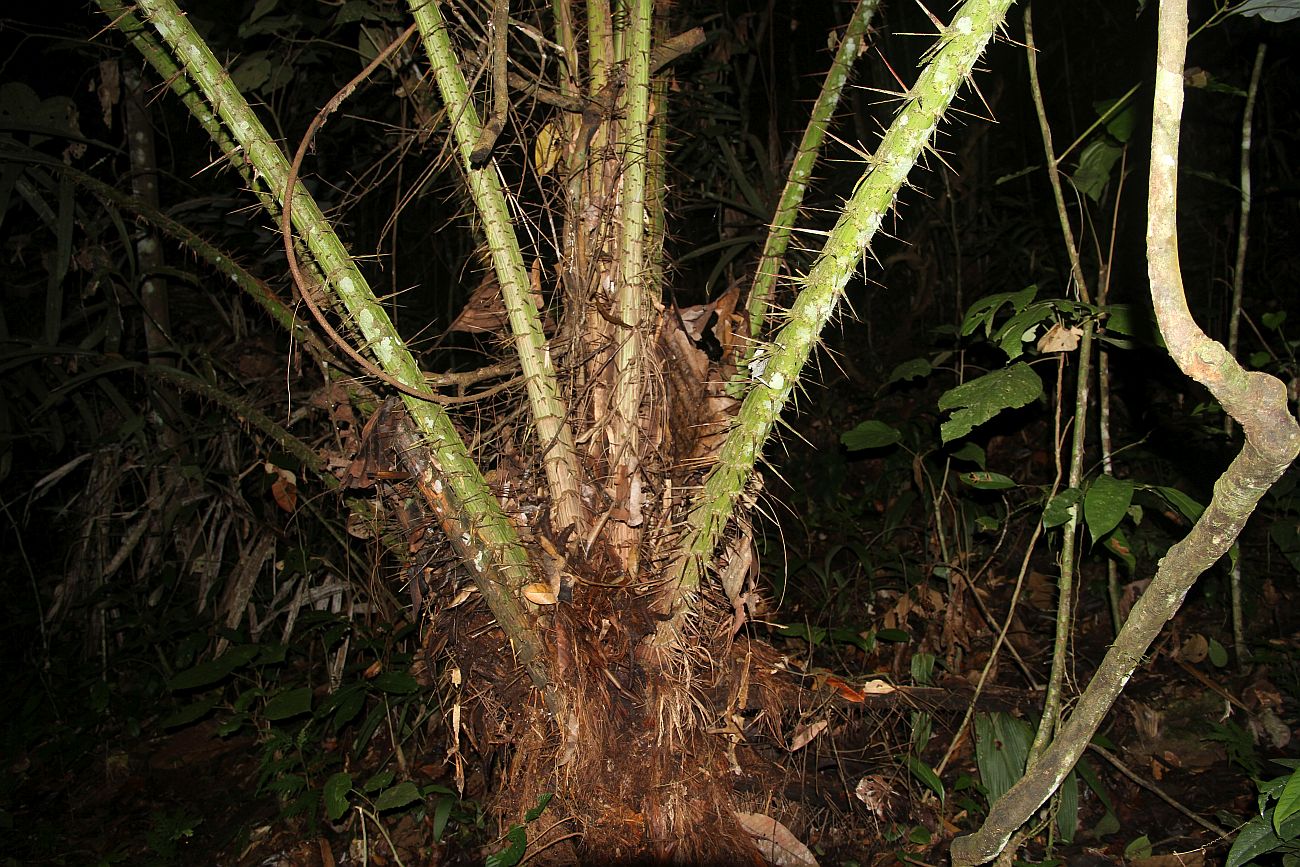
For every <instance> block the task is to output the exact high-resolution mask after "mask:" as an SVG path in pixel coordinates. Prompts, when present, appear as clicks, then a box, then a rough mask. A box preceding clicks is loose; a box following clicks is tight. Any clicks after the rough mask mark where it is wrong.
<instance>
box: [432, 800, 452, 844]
mask: <svg viewBox="0 0 1300 867" xmlns="http://www.w3.org/2000/svg"><path fill="white" fill-rule="evenodd" d="M455 803H456V802H455V799H454V798H452V797H451V796H450V795H444V796H443V797H441V798H439V799H438V803H437V805H436V806H435V807H434V808H433V826H432V827H431V828H430V829H429V830H431V831H432V832H433V842H435V843H441V842H442V832H443V831H445V830H447V820H448V819H449V818H451V808H452V807H453V806H455Z"/></svg>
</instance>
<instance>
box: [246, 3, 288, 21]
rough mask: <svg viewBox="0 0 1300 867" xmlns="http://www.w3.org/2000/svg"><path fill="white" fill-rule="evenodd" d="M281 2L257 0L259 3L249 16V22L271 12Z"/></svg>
mask: <svg viewBox="0 0 1300 867" xmlns="http://www.w3.org/2000/svg"><path fill="white" fill-rule="evenodd" d="M279 4H280V0H257V5H255V6H254V7H253V14H252V15H250V16H248V20H249V22H250V23H251V22H253V21H256V20H257V19H259V18H261V17H263V16H265V15H268V14H270V13H271V12H273V11H275V7H276V6H278V5H279Z"/></svg>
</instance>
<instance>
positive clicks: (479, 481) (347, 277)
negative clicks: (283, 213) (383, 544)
mask: <svg viewBox="0 0 1300 867" xmlns="http://www.w3.org/2000/svg"><path fill="white" fill-rule="evenodd" d="M138 8H139V9H140V10H141V11H143V12H144V14H145V16H146V18H147V19H148V21H149V22H150V24H152V26H153V27H154V28H155V29H156V30H157V31H158V34H159V35H160V36H161V37H162V39H163V40H164V41H165V42H166V43H167V45H168V46H169V48H170V50H171V52H172V53H173V54H174V56H175V57H176V58H179V59H180V61H181V63H182V64H183V65H184V68H185V71H186V74H188V75H189V76H190V77H191V79H192V80H193V81H194V83H195V84H196V85H197V86H198V88H199V90H200V91H202V94H203V100H204V101H205V103H206V104H207V105H208V106H210V107H211V108H212V109H213V110H214V111H215V113H216V115H217V116H219V118H220V121H221V123H222V124H223V125H224V127H225V128H226V129H227V130H228V131H229V132H230V133H231V134H232V135H233V137H234V140H235V142H236V143H237V149H236V150H235V152H234V153H235V156H236V158H243V159H247V160H249V161H250V162H251V164H252V165H253V167H254V168H255V169H256V172H257V173H258V174H259V175H260V177H261V178H262V179H264V181H265V182H266V184H267V185H268V186H269V187H270V188H271V189H272V190H273V191H277V190H278V191H283V190H284V189H286V186H287V180H288V175H289V161H288V160H287V159H286V157H285V155H284V153H283V151H281V150H280V148H279V147H278V146H277V145H276V144H275V142H274V141H273V140H272V139H271V137H270V135H269V134H268V133H267V131H266V129H265V127H264V126H263V125H262V122H261V121H260V120H259V119H258V118H257V115H256V114H254V113H253V111H252V109H251V108H250V107H249V105H248V102H247V100H245V99H244V97H243V95H242V94H240V92H239V90H238V89H237V88H236V87H235V86H234V84H233V83H232V82H231V80H230V76H229V75H228V74H227V73H226V71H225V70H224V69H223V68H222V66H221V64H220V63H218V62H217V59H216V58H215V57H214V56H213V54H212V52H211V50H210V49H209V48H208V47H207V45H206V44H205V43H204V42H203V40H202V38H201V37H200V36H199V35H198V33H197V32H195V30H194V28H193V27H192V26H191V25H190V23H189V21H188V19H187V18H186V17H185V16H184V15H182V14H181V12H180V10H179V9H178V8H177V7H176V4H175V3H174V2H173V0H140V2H139V3H138ZM293 222H294V227H295V229H296V230H297V232H298V233H299V235H301V236H302V238H303V239H304V241H305V243H306V245H307V248H308V250H309V251H310V253H311V256H312V258H313V260H314V262H315V264H316V266H317V267H318V268H319V269H320V273H321V274H323V275H324V276H325V278H326V280H327V281H328V284H329V288H330V289H332V290H333V291H334V294H335V295H336V296H337V297H338V299H339V300H340V301H341V302H342V303H343V306H344V308H345V309H346V311H347V313H348V315H349V316H350V317H351V319H352V321H353V322H354V323H355V324H356V326H357V329H358V330H359V331H360V332H361V334H362V336H363V337H364V338H365V340H366V342H367V343H368V344H369V346H370V347H371V349H372V351H373V352H374V355H375V357H376V359H377V360H378V362H379V365H380V367H381V368H382V369H383V370H384V371H385V372H386V373H388V374H389V375H390V376H392V377H394V378H395V379H397V380H399V381H400V382H402V383H404V384H406V385H408V386H410V387H411V388H412V389H413V390H419V389H422V388H423V387H424V386H423V376H422V374H421V372H420V369H419V367H418V366H417V365H416V363H415V359H414V358H413V357H412V355H411V353H410V351H409V350H408V349H407V347H406V345H405V343H404V342H403V341H402V339H401V337H400V335H398V333H397V330H396V328H394V327H393V324H392V322H391V321H390V320H389V318H388V314H387V312H386V311H385V310H384V308H383V306H382V305H381V304H380V303H379V302H378V300H377V299H376V298H375V295H374V292H373V291H372V290H371V289H370V286H369V285H368V284H367V283H366V280H365V278H364V277H363V276H362V275H361V272H360V271H359V270H358V268H357V266H356V263H355V262H353V261H352V258H351V257H350V256H349V255H348V253H347V250H346V249H345V248H344V246H343V243H342V241H341V240H340V239H339V237H338V235H337V234H335V232H334V231H333V229H332V228H331V227H330V225H329V223H328V222H327V221H326V220H325V217H324V215H323V214H322V213H321V211H320V208H319V207H318V206H317V204H316V202H315V200H314V199H313V198H312V197H311V196H310V195H309V194H308V193H307V192H306V191H305V190H304V189H303V187H302V186H301V185H299V186H298V187H297V189H296V191H295V193H294V203H293ZM403 400H404V402H405V404H406V407H407V410H408V412H410V414H411V417H412V419H413V420H414V421H415V424H416V427H417V428H418V429H419V431H420V433H421V435H422V436H423V438H424V444H425V446H426V447H427V448H428V449H429V450H430V454H431V456H432V457H431V462H430V466H431V472H433V473H434V474H435V475H436V476H437V479H436V481H437V483H438V484H439V485H440V486H443V487H445V489H446V492H447V493H446V501H447V503H448V507H449V508H451V509H454V510H456V511H457V512H458V513H459V514H461V515H462V516H463V521H464V524H465V526H467V527H469V528H471V529H470V530H467V531H466V533H467V535H469V536H470V539H469V540H468V541H467V544H468V545H470V546H472V549H473V551H474V554H473V556H471V557H470V560H469V562H470V565H471V566H472V567H473V575H474V580H475V582H476V583H477V584H478V585H479V589H480V591H481V592H482V593H483V596H484V598H485V599H486V600H488V601H489V605H490V606H491V607H492V612H493V615H494V616H495V617H496V619H497V622H498V623H499V624H501V625H502V628H503V629H506V630H507V634H508V635H509V637H510V639H511V640H512V642H514V644H515V647H516V650H517V651H518V653H519V654H520V656H521V658H528V659H530V660H537V664H536V665H531V666H530V667H529V673H530V675H532V677H533V680H534V682H535V683H536V684H537V685H538V687H539V688H544V687H545V686H546V675H545V668H544V665H543V664H542V660H544V659H545V658H546V655H545V652H544V648H543V647H542V645H541V642H540V639H539V638H538V636H537V635H536V634H535V633H533V632H532V631H531V630H529V629H527V628H524V626H523V624H524V623H525V613H524V609H523V605H522V603H521V602H520V600H519V597H518V595H517V593H516V592H515V591H517V589H518V588H519V587H521V586H522V585H523V584H524V583H525V582H526V581H527V580H528V577H529V564H528V558H527V554H526V552H525V551H524V549H523V547H522V546H521V545H520V542H519V538H518V535H517V534H516V533H515V530H514V528H513V526H512V525H511V524H510V522H509V521H508V520H507V519H506V517H505V515H504V514H503V513H502V511H501V506H500V503H499V502H498V501H497V499H496V498H495V497H494V496H493V495H492V492H491V491H490V490H489V489H488V487H487V484H486V483H485V482H484V480H483V476H482V474H481V473H480V472H479V470H478V467H477V466H475V464H474V461H473V460H472V459H471V458H470V456H469V452H468V450H467V449H466V448H465V444H464V442H463V441H462V440H461V439H460V436H459V435H458V434H457V433H456V430H455V428H454V427H453V425H452V423H451V420H450V418H448V416H447V413H446V412H445V411H444V410H443V409H442V408H441V407H439V406H438V405H436V404H433V403H430V402H428V401H424V400H420V399H418V398H415V397H412V396H410V395H404V396H403ZM489 567H491V568H489ZM489 576H496V577H489ZM494 581H499V582H501V583H504V584H506V591H505V592H502V590H501V588H499V587H496V586H487V585H491V584H493V582H494Z"/></svg>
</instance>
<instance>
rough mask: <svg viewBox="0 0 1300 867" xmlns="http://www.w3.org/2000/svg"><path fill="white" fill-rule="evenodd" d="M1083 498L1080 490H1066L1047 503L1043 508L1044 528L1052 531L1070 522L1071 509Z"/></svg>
mask: <svg viewBox="0 0 1300 867" xmlns="http://www.w3.org/2000/svg"><path fill="white" fill-rule="evenodd" d="M1082 497H1083V492H1082V491H1080V490H1079V489H1078V488H1066V489H1065V490H1064V491H1061V492H1060V493H1059V494H1057V495H1056V496H1055V497H1052V499H1050V500H1048V501H1047V505H1046V506H1044V507H1043V526H1044V527H1047V528H1048V529H1051V528H1052V527H1059V526H1061V525H1062V524H1064V523H1065V522H1066V521H1068V520H1070V508H1071V507H1072V506H1074V505H1075V504H1077V503H1078V502H1079V500H1080V499H1081V498H1082Z"/></svg>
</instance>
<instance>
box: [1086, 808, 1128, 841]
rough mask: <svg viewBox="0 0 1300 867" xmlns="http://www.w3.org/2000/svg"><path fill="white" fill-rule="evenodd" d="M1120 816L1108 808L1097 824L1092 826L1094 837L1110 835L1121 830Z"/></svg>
mask: <svg viewBox="0 0 1300 867" xmlns="http://www.w3.org/2000/svg"><path fill="white" fill-rule="evenodd" d="M1120 828H1121V826H1120V824H1119V817H1118V816H1116V815H1115V814H1114V813H1112V812H1111V811H1110V810H1107V811H1106V812H1105V813H1104V814H1103V815H1102V817H1101V818H1100V819H1098V820H1097V824H1096V825H1093V826H1092V835H1093V836H1094V837H1109V836H1110V835H1111V834H1118V833H1119V832H1120Z"/></svg>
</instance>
